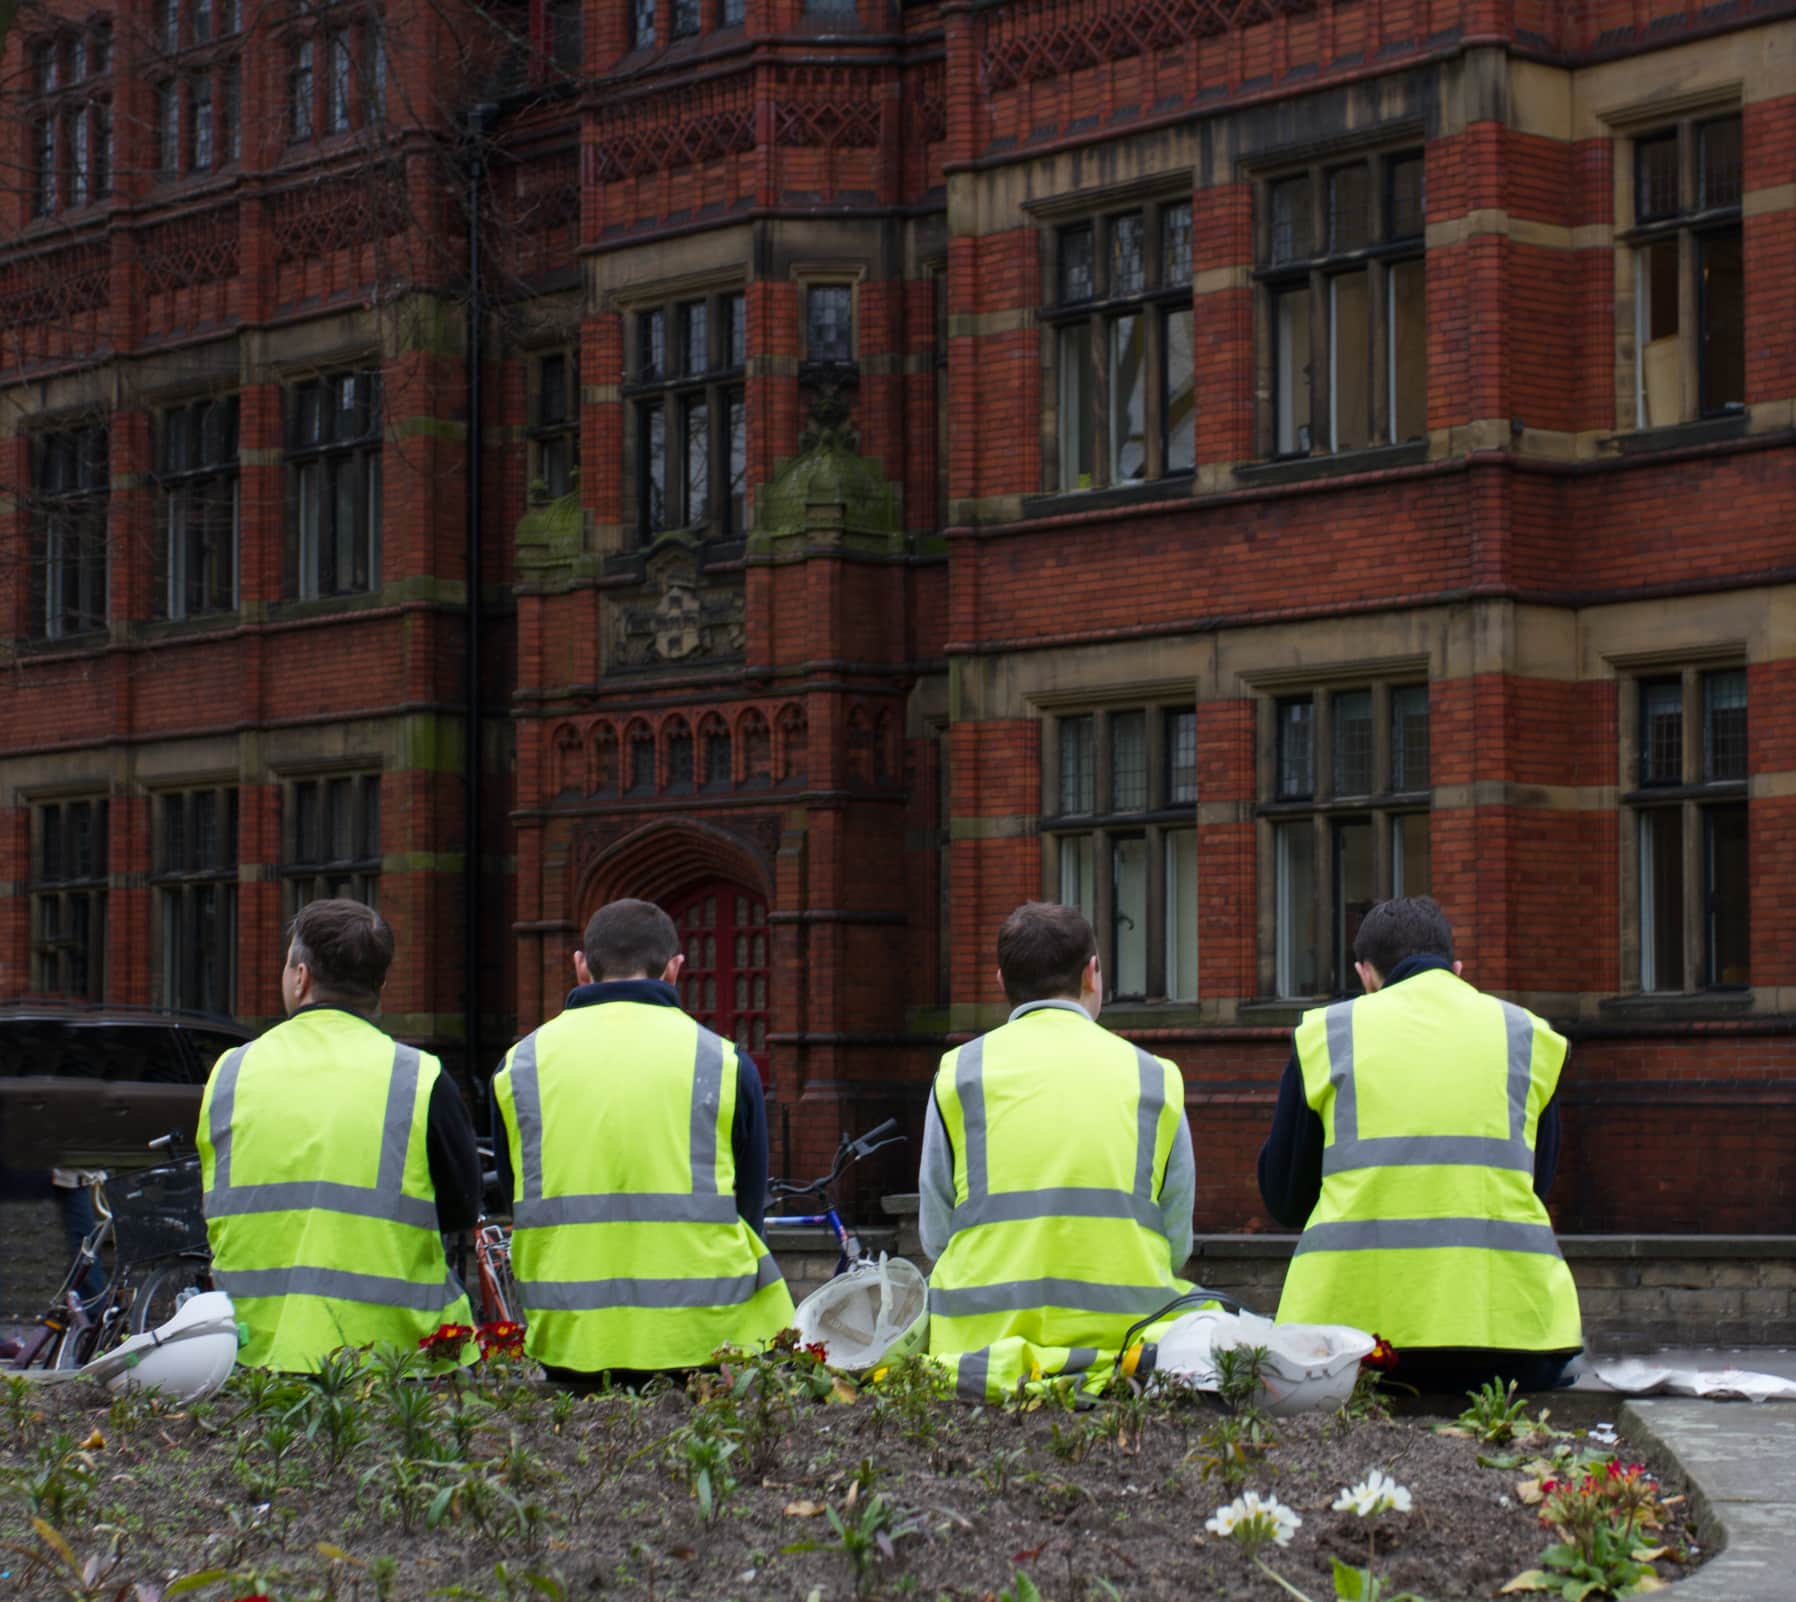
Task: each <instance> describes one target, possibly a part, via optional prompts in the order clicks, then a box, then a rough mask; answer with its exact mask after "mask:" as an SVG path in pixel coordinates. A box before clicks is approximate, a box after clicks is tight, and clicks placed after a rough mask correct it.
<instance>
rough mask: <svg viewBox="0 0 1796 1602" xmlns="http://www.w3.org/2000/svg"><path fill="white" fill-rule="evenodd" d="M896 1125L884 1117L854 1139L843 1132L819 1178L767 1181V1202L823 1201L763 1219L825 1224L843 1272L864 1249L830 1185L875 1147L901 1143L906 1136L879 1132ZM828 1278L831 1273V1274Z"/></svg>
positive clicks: (794, 1225)
mask: <svg viewBox="0 0 1796 1602" xmlns="http://www.w3.org/2000/svg"><path fill="white" fill-rule="evenodd" d="M897 1127H898V1120H897V1119H896V1118H888V1119H887V1120H886V1121H885V1122H884V1123H883V1124H879V1125H876V1126H875V1127H874V1128H872V1129H869V1130H868V1131H867V1133H866V1134H864V1135H862V1136H860V1137H859V1138H858V1139H854V1138H851V1137H850V1136H847V1135H844V1136H843V1137H842V1143H841V1144H840V1145H839V1146H837V1147H836V1160H835V1162H834V1164H832V1165H831V1167H830V1171H829V1172H828V1173H827V1174H825V1175H824V1176H823V1177H822V1178H821V1179H813V1180H810V1181H808V1182H805V1183H802V1184H801V1183H795V1182H793V1181H792V1180H787V1179H774V1180H770V1181H769V1182H768V1185H767V1205H768V1206H769V1207H778V1206H782V1205H784V1204H786V1203H789V1202H793V1201H797V1200H798V1199H799V1198H800V1197H804V1196H811V1197H814V1198H816V1200H818V1201H820V1202H821V1203H822V1204H823V1211H822V1212H820V1213H780V1214H778V1215H777V1216H775V1217H770V1218H769V1219H768V1220H767V1223H768V1224H769V1226H774V1225H777V1226H779V1227H781V1228H785V1229H802V1228H806V1227H812V1228H815V1227H817V1226H819V1225H821V1226H823V1227H825V1228H827V1229H828V1230H830V1231H831V1233H833V1234H834V1235H835V1237H836V1244H837V1245H838V1246H839V1247H840V1252H839V1254H838V1255H837V1257H836V1273H837V1274H845V1273H847V1271H848V1269H849V1267H850V1266H851V1265H853V1264H855V1263H858V1262H860V1261H862V1260H863V1258H864V1256H865V1253H863V1252H862V1250H861V1242H860V1237H859V1236H858V1235H856V1234H855V1233H854V1231H853V1230H851V1229H849V1227H848V1226H847V1225H846V1224H844V1223H843V1222H842V1215H841V1214H840V1213H838V1212H837V1211H836V1206H835V1203H834V1202H833V1201H831V1200H830V1196H829V1192H830V1187H831V1186H832V1185H834V1184H835V1183H836V1181H837V1180H839V1179H840V1178H841V1177H842V1175H843V1174H844V1173H846V1172H847V1171H848V1170H849V1169H850V1168H851V1167H853V1166H854V1164H856V1163H858V1162H859V1161H860V1160H861V1159H862V1158H863V1157H871V1156H872V1155H873V1153H874V1152H876V1151H884V1150H885V1148H886V1147H887V1146H897V1145H901V1144H902V1143H903V1142H904V1141H905V1140H906V1139H908V1138H909V1137H908V1136H905V1135H893V1136H892V1137H891V1138H890V1139H889V1140H881V1139H880V1136H882V1135H885V1134H887V1133H888V1132H889V1131H891V1130H894V1129H896V1128H897ZM831 1277H832V1278H833V1277H834V1275H832V1276H831Z"/></svg>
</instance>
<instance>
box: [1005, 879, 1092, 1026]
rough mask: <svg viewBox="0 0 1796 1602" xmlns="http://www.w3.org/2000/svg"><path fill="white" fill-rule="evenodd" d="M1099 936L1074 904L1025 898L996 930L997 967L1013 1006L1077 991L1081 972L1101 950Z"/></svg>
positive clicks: (1067, 994) (1071, 994)
mask: <svg viewBox="0 0 1796 1602" xmlns="http://www.w3.org/2000/svg"><path fill="white" fill-rule="evenodd" d="M1097 949H1098V942H1097V936H1096V935H1094V934H1093V933H1092V932H1091V925H1090V924H1089V923H1087V922H1086V921H1085V918H1084V915H1083V914H1082V913H1081V912H1080V911H1079V910H1078V908H1076V907H1063V906H1061V905H1059V903H1057V902H1053V901H1025V902H1024V903H1023V904H1022V905H1021V906H1020V907H1018V908H1017V909H1016V911H1015V912H1013V913H1011V915H1010V916H1009V917H1008V918H1006V919H1005V920H1004V927H1003V928H1002V929H1000V930H999V931H998V972H999V973H1000V974H1001V975H1002V976H1003V978H1004V994H1005V995H1006V996H1008V997H1009V998H1010V1004H1011V1006H1013V1007H1020V1006H1022V1004H1023V1003H1024V1002H1025V1001H1047V1000H1049V999H1051V998H1054V997H1060V996H1067V997H1072V996H1077V995H1078V994H1079V977H1080V975H1081V974H1083V973H1084V971H1085V964H1086V963H1088V962H1090V961H1091V959H1092V957H1093V956H1095V955H1096V954H1097Z"/></svg>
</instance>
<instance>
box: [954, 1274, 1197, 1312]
mask: <svg viewBox="0 0 1796 1602" xmlns="http://www.w3.org/2000/svg"><path fill="white" fill-rule="evenodd" d="M1165 1305H1166V1287H1165V1286H1164V1285H1099V1284H1093V1283H1092V1282H1090V1281H1089V1280H1083V1279H1009V1280H1000V1281H999V1282H998V1283H997V1284H995V1285H969V1286H967V1287H965V1288H964V1289H959V1290H941V1289H938V1288H937V1287H935V1286H934V1285H931V1286H930V1287H929V1311H930V1313H931V1315H932V1316H935V1317H940V1318H978V1317H980V1316H981V1315H983V1314H985V1313H1022V1312H1028V1311H1030V1310H1032V1309H1035V1308H1040V1307H1073V1308H1078V1309H1079V1310H1080V1311H1082V1312H1088V1313H1151V1312H1153V1311H1154V1309H1155V1308H1158V1307H1164V1306H1165Z"/></svg>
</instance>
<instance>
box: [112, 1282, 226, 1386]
mask: <svg viewBox="0 0 1796 1602" xmlns="http://www.w3.org/2000/svg"><path fill="white" fill-rule="evenodd" d="M242 1334H243V1332H242V1330H241V1328H240V1327H239V1325H238V1323H237V1310H236V1308H234V1307H233V1306H232V1305H231V1298H230V1297H229V1296H227V1295H226V1294H225V1293H224V1292H223V1291H202V1292H200V1293H199V1294H198V1295H196V1296H190V1297H188V1298H187V1300H186V1301H185V1302H183V1303H182V1304H181V1306H180V1307H179V1308H178V1309H177V1310H176V1312H175V1316H174V1317H173V1318H171V1319H169V1321H168V1322H167V1323H166V1324H163V1325H160V1326H159V1327H158V1328H156V1329H151V1330H145V1331H144V1332H143V1334H141V1335H133V1336H132V1337H131V1338H130V1339H129V1340H128V1341H125V1342H124V1343H123V1344H122V1345H120V1346H117V1347H115V1348H114V1349H113V1350H112V1351H110V1352H106V1353H103V1354H102V1355H101V1356H99V1357H96V1358H95V1359H94V1360H93V1361H92V1362H91V1363H89V1364H88V1365H87V1366H86V1367H85V1368H83V1369H81V1370H80V1373H81V1375H82V1377H83V1378H85V1379H96V1380H99V1381H100V1382H101V1383H103V1384H104V1385H105V1386H106V1388H107V1389H108V1390H110V1391H113V1392H115V1393H116V1392H119V1391H129V1390H157V1391H160V1392H162V1394H163V1395H164V1396H166V1397H167V1398H168V1399H169V1400H170V1401H173V1402H197V1401H198V1400H199V1399H200V1398H201V1397H203V1396H210V1395H211V1394H212V1393H213V1392H214V1391H215V1390H217V1389H218V1388H219V1387H220V1386H221V1385H223V1384H224V1382H225V1381H226V1380H227V1379H229V1378H230V1375H231V1369H232V1367H233V1366H234V1365H235V1364H236V1362H237V1348H238V1346H239V1345H240V1344H241V1342H242Z"/></svg>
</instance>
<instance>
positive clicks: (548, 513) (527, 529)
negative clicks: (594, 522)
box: [517, 485, 584, 576]
mask: <svg viewBox="0 0 1796 1602" xmlns="http://www.w3.org/2000/svg"><path fill="white" fill-rule="evenodd" d="M532 500H533V504H532V505H531V508H530V510H529V511H527V512H526V513H525V514H524V515H523V516H522V517H520V518H519V519H518V530H517V547H518V551H517V565H518V568H519V569H520V571H524V570H531V571H533V572H534V573H535V574H537V575H538V576H546V573H547V571H548V570H550V569H554V568H565V567H570V566H572V565H573V563H575V562H576V561H577V560H578V559H579V556H580V553H581V547H582V545H583V544H584V540H583V537H582V536H583V533H584V528H583V523H582V519H581V514H580V490H579V487H578V485H576V486H575V487H574V488H572V489H570V490H569V491H568V492H567V494H565V495H563V496H560V497H559V498H557V499H555V500H552V501H551V500H540V501H539V500H535V498H534V497H532Z"/></svg>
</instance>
